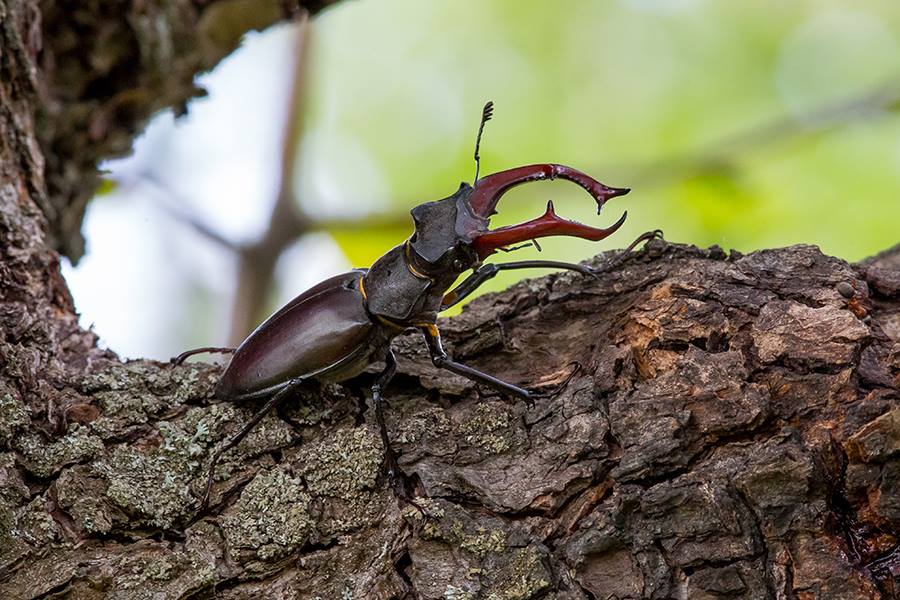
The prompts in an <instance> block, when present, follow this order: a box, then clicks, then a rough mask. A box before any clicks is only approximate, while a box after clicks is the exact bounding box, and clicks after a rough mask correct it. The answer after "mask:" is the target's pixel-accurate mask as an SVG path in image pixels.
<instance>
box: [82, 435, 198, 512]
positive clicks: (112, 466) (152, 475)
mask: <svg viewBox="0 0 900 600" xmlns="http://www.w3.org/2000/svg"><path fill="white" fill-rule="evenodd" d="M196 464H197V462H196V461H190V460H186V459H185V457H183V456H179V455H177V454H172V453H165V452H159V451H154V452H152V453H150V454H144V453H141V452H138V451H136V450H134V449H131V448H123V447H119V448H116V450H115V451H114V452H113V453H112V455H111V456H110V457H108V458H105V459H103V460H101V461H98V462H97V463H96V464H95V465H94V471H95V472H96V473H97V474H98V475H100V476H102V477H104V478H105V479H106V480H107V482H108V488H107V490H106V495H107V497H109V499H110V500H112V501H113V502H115V503H116V504H117V505H118V506H120V507H122V508H123V509H124V510H125V511H126V512H128V513H130V514H132V515H136V516H137V517H143V518H144V519H145V520H146V522H147V523H148V524H150V525H152V526H154V527H161V528H164V529H167V528H170V527H172V526H173V525H174V524H175V523H176V522H177V521H178V520H179V518H181V517H183V516H185V515H186V514H187V512H188V508H189V507H190V506H191V505H192V503H193V497H192V496H191V494H190V491H189V488H188V483H189V480H190V475H191V473H192V471H193V466H196Z"/></svg>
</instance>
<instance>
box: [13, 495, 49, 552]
mask: <svg viewBox="0 0 900 600" xmlns="http://www.w3.org/2000/svg"><path fill="white" fill-rule="evenodd" d="M58 534H59V530H58V527H57V525H56V521H54V520H53V517H52V516H50V513H48V512H47V510H46V509H45V508H44V499H43V498H42V497H40V496H38V497H37V498H35V499H34V500H32V501H31V502H29V503H28V504H26V505H25V506H23V507H22V508H20V509H19V510H18V511H17V513H16V517H15V525H14V527H13V531H12V535H14V536H16V537H19V538H22V539H24V540H25V541H26V542H27V543H28V544H29V545H31V546H43V545H45V544H49V543H51V542H55V541H57V540H58V539H59V535H58Z"/></svg>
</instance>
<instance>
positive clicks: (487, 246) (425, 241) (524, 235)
mask: <svg viewBox="0 0 900 600" xmlns="http://www.w3.org/2000/svg"><path fill="white" fill-rule="evenodd" d="M557 178H559V179H567V180H569V181H573V182H575V183H577V184H578V185H580V186H581V187H582V188H584V189H585V190H586V191H587V192H588V193H589V194H590V195H591V196H592V197H593V198H594V201H595V202H596V203H597V212H598V213H599V212H600V209H601V208H603V205H604V204H605V203H606V201H607V200H609V199H610V198H614V197H616V196H623V195H625V194H627V193H628V192H629V190H628V189H627V188H613V187H609V186H606V185H604V184H602V183H600V182H599V181H597V180H595V179H593V178H592V177H590V176H588V175H586V174H584V173H582V172H580V171H577V170H575V169H573V168H571V167H566V166H563V165H554V164H540V165H529V166H526V167H518V168H516V169H510V170H508V171H501V172H499V173H494V174H493V175H488V176H487V177H484V178H482V179H479V180H478V181H476V183H475V186H474V187H473V186H471V185H469V184H468V183H463V184H462V185H460V187H459V189H458V190H457V191H456V193H455V194H453V195H452V196H450V197H449V198H444V199H443V200H438V201H436V202H426V203H425V204H420V205H419V206H417V207H415V208H413V209H412V211H411V213H412V217H413V221H414V222H415V226H416V231H415V233H414V234H413V236H412V237H411V238H410V245H411V246H412V249H413V250H414V251H415V254H416V256H415V259H416V262H417V266H418V267H419V268H420V269H421V270H423V271H424V272H426V273H427V274H428V275H430V276H436V275H440V274H443V273H448V272H450V271H452V272H454V273H462V272H463V271H466V270H468V269H470V268H472V267H473V266H475V265H477V264H478V263H479V262H481V261H482V260H484V259H485V258H486V257H488V256H489V255H491V254H493V253H494V252H496V251H497V250H502V249H507V248H509V247H510V246H513V245H515V244H519V243H522V242H528V241H531V240H534V239H536V238H539V237H547V236H552V235H564V236H571V237H579V238H583V239H587V240H593V241H598V240H602V239H604V238H606V237H607V236H609V235H611V234H612V233H614V232H615V231H616V230H617V229H618V228H619V227H621V226H622V223H624V222H625V216H626V215H625V214H623V215H622V217H621V218H620V219H619V220H618V221H616V222H615V223H614V224H613V225H611V226H610V227H607V228H605V229H599V228H596V227H589V226H587V225H583V224H581V223H577V222H575V221H569V220H567V219H562V218H560V217H559V216H557V215H556V213H555V212H554V210H553V203H552V202H548V203H547V210H546V212H545V213H544V214H543V215H542V216H540V217H538V218H537V219H532V220H531V221H527V222H525V223H519V224H518V225H509V226H507V227H500V228H499V229H494V230H490V229H488V225H489V224H490V218H491V215H493V214H495V213H496V208H497V203H498V202H499V201H500V198H501V197H502V196H503V194H504V193H505V192H506V191H507V190H509V189H510V188H512V187H514V186H516V185H519V184H522V183H526V182H529V181H538V180H542V179H557ZM626 214H627V213H626Z"/></svg>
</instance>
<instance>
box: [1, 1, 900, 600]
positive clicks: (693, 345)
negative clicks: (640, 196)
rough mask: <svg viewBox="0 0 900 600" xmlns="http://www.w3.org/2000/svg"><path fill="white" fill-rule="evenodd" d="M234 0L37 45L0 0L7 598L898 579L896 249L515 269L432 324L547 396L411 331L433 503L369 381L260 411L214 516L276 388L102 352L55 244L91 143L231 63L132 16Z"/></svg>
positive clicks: (97, 145)
mask: <svg viewBox="0 0 900 600" xmlns="http://www.w3.org/2000/svg"><path fill="white" fill-rule="evenodd" d="M240 4H241V3H240V2H234V1H233V0H232V1H231V2H212V3H199V2H198V3H195V4H192V3H182V4H179V5H178V10H177V11H175V9H171V8H170V9H168V10H169V12H166V11H163V9H162V8H154V7H155V6H156V5H155V4H152V3H151V4H146V3H144V4H134V3H130V4H127V5H123V7H124V8H121V10H123V11H131V12H129V13H128V14H127V15H107V17H108V19H109V20H108V21H102V22H101V21H96V22H94V21H92V20H91V18H90V15H91V14H96V13H99V10H100V9H99V5H98V6H97V8H96V9H95V10H94V11H93V13H92V12H91V8H90V7H92V6H93V5H89V7H88V8H85V9H84V10H85V12H84V13H78V14H77V15H73V13H71V12H70V11H63V10H62V9H58V8H55V7H54V6H52V5H51V6H45V7H44V14H45V16H47V17H48V18H47V20H46V22H45V23H44V26H43V32H44V33H43V39H44V45H45V46H46V47H45V49H44V51H43V52H41V51H40V48H41V40H42V29H41V26H40V14H41V13H40V11H39V9H38V7H37V5H36V4H35V3H34V2H33V1H31V0H0V74H2V76H0V240H2V244H0V333H2V336H0V597H2V598H10V599H18V598H78V599H82V598H87V599H90V598H117V599H139V598H154V599H155V598H219V599H237V598H356V599H362V598H385V599H386V598H456V599H461V598H502V599H528V598H558V599H576V598H578V599H607V598H747V599H758V598H769V599H776V598H798V599H804V600H805V599H812V598H834V599H842V600H848V599H863V598H865V599H869V598H898V597H900V591H898V590H900V587H898V584H900V580H898V578H900V550H898V524H900V493H898V492H900V489H898V488H900V407H898V402H897V401H898V387H900V247H898V248H894V249H893V250H892V251H889V252H887V253H885V254H884V255H882V256H880V257H875V258H873V259H870V260H869V261H866V262H864V263H862V264H859V265H855V266H851V265H848V264H846V263H845V262H843V261H841V260H839V259H835V258H831V257H827V256H824V255H822V254H821V253H820V252H819V251H818V250H817V249H816V248H814V247H810V246H795V247H791V248H786V249H779V250H768V251H762V252H757V253H754V254H751V255H748V256H740V255H738V254H736V253H732V254H731V255H726V254H725V253H724V252H722V251H721V250H719V249H717V248H712V249H709V250H699V249H696V248H692V247H687V246H675V245H666V244H664V243H654V244H651V246H650V247H649V248H648V249H647V250H645V251H643V252H642V253H640V254H639V255H636V256H635V257H634V258H632V259H630V260H629V261H628V262H626V263H625V264H624V265H623V266H622V267H621V268H618V269H617V270H615V271H614V272H611V273H607V274H605V275H603V276H602V277H601V278H600V279H599V280H596V281H595V280H588V279H584V278H582V277H580V276H577V275H573V274H569V273H567V274H558V275H551V276H548V277H544V278H541V279H536V280H531V281H527V282H523V283H521V284H518V285H516V286H514V287H513V288H511V289H510V290H507V291H506V292H504V293H502V294H499V295H493V296H488V297H484V298H481V299H479V300H476V301H475V302H473V303H472V304H471V305H470V306H469V308H468V309H467V310H465V311H464V312H463V314H462V315H461V316H459V317H456V318H454V319H451V320H446V321H444V322H442V323H441V327H442V331H443V332H444V335H445V337H446V340H447V342H448V345H449V347H450V348H451V349H452V353H453V354H454V355H455V357H456V358H458V359H460V360H462V361H465V362H466V363H467V364H470V365H472V366H475V367H478V368H480V369H482V370H484V371H486V372H488V373H491V374H493V375H497V376H499V377H502V378H504V379H505V380H507V381H510V382H512V383H516V384H522V385H527V386H529V387H531V388H535V389H538V390H540V391H542V392H543V394H542V397H541V398H540V399H539V400H538V401H537V402H536V404H535V406H533V407H526V406H524V405H522V404H520V403H516V402H512V401H509V400H507V399H505V398H502V397H498V396H496V395H492V394H491V393H489V392H488V391H487V390H482V389H478V388H476V387H475V386H473V385H472V384H471V383H469V382H468V381H467V380H465V379H460V378H457V377H455V376H451V375H448V374H446V373H445V372H439V371H437V370H436V369H434V368H433V367H432V366H431V364H430V362H429V361H428V358H427V354H426V352H425V349H424V345H423V343H422V342H421V340H420V339H418V338H417V337H415V336H409V337H403V338H400V339H399V340H398V343H397V344H396V346H397V349H398V354H399V361H400V369H399V374H398V376H397V377H396V378H395V380H394V382H393V383H392V385H391V386H390V387H389V388H388V390H387V397H388V399H389V401H390V409H389V413H388V420H389V428H390V431H391V437H392V439H393V440H394V444H395V447H396V448H397V450H398V451H399V452H400V453H401V463H402V466H403V469H404V471H405V473H406V475H407V476H408V478H409V480H410V481H411V483H412V485H414V487H416V489H417V491H418V494H419V498H418V499H417V500H416V504H417V505H418V506H417V507H414V506H408V505H407V506H404V505H402V503H400V502H398V501H397V500H396V499H395V498H394V496H393V495H392V494H391V492H390V490H389V488H388V487H387V485H386V483H385V481H384V477H383V473H382V469H381V465H380V463H381V458H382V448H381V445H380V442H379V438H378V436H377V434H376V431H375V430H374V428H373V426H372V424H371V423H369V416H370V413H371V410H370V409H369V408H368V406H367V400H366V399H367V398H368V397H369V392H368V386H369V385H370V384H371V382H372V380H373V375H372V374H364V375H362V376H360V377H358V378H357V379H354V380H352V381H350V382H347V383H345V384H341V385H327V386H319V385H311V386H309V387H308V388H306V389H304V390H303V391H302V392H301V393H300V394H299V395H298V396H299V397H298V398H297V400H296V401H295V402H294V403H293V404H292V406H290V407H289V408H288V409H286V410H285V411H284V413H283V414H280V415H271V416H270V417H268V418H267V419H266V420H265V421H264V422H263V423H262V425H261V426H260V428H259V429H258V430H256V431H255V432H254V433H253V434H251V435H250V436H249V437H248V438H247V439H246V440H245V441H244V442H243V443H242V444H240V445H239V446H238V447H237V448H236V449H235V450H234V451H232V452H230V453H229V454H226V460H224V461H223V462H222V464H221V465H220V468H219V469H218V471H217V481H216V484H215V486H214V490H213V497H212V508H211V509H210V510H208V511H206V512H202V513H200V514H198V513H197V509H198V499H197V498H198V496H199V494H200V493H201V491H202V488H203V484H204V480H205V465H206V464H207V461H208V458H209V455H210V452H211V451H212V450H213V449H214V448H215V447H216V444H218V443H219V442H220V441H221V440H223V439H224V438H225V437H226V436H228V435H229V434H230V433H232V432H234V431H235V430H236V429H237V428H239V427H240V426H241V424H242V423H244V422H246V421H247V420H248V419H249V418H250V416H251V415H252V413H253V409H254V408H256V407H257V406H258V405H255V404H254V405H249V404H248V405H231V404H223V403H218V402H216V401H214V400H212V398H211V389H212V386H213V385H214V383H215V381H216V378H217V376H218V374H219V369H218V368H217V367H213V366H209V365H203V364H193V365H186V366H182V367H177V368H173V367H170V366H168V365H165V364H160V363H156V362H151V361H133V362H129V363H123V362H121V361H120V360H118V359H117V357H116V356H115V355H113V354H112V353H110V352H106V351H103V350H99V349H97V348H96V339H95V336H94V335H93V334H91V333H90V332H86V331H84V330H82V329H80V328H78V326H77V322H76V316H75V314H74V309H73V307H72V303H71V299H70V297H69V294H68V291H67V288H66V286H65V283H64V282H63V281H62V279H61V277H60V275H59V259H58V255H57V253H56V252H55V251H54V250H53V249H52V246H51V244H55V245H57V246H59V247H63V248H66V247H68V248H70V249H71V248H74V249H75V250H77V247H78V243H77V236H76V235H75V234H73V233H72V231H76V232H77V227H75V228H74V229H73V228H72V223H73V222H74V223H78V222H79V221H80V216H79V215H80V212H79V211H80V207H81V206H83V198H84V197H86V196H83V195H84V194H88V195H89V193H90V191H92V187H91V186H92V185H93V183H85V181H86V179H84V178H88V179H89V178H90V176H91V174H92V173H94V166H93V161H94V160H95V159H96V157H98V156H101V155H106V154H108V153H109V152H110V151H112V150H115V151H120V150H122V149H124V148H125V147H126V146H127V145H128V143H129V142H130V139H131V136H132V135H134V134H135V132H136V131H137V130H138V126H139V124H140V123H141V122H142V121H143V119H145V118H146V117H147V116H148V115H149V114H150V113H151V112H152V110H155V109H158V108H159V107H160V106H159V103H160V102H164V103H166V104H172V103H173V102H175V101H176V100H175V99H178V98H180V100H178V102H184V101H185V99H186V98H187V97H188V96H189V95H190V94H187V95H185V93H186V90H188V89H189V86H188V87H185V83H184V82H189V81H190V77H189V75H192V74H193V73H194V72H195V71H196V70H198V69H200V68H205V67H208V66H210V65H211V63H212V62H214V60H216V59H217V55H216V53H213V54H211V55H210V56H213V57H214V58H207V59H206V60H199V59H198V60H192V59H191V57H192V56H194V55H193V54H192V52H193V51H192V50H191V49H192V48H196V46H195V45H192V44H189V43H186V42H182V43H180V44H179V43H175V44H173V45H166V46H165V48H167V49H168V50H167V51H168V52H174V53H175V58H181V59H184V60H175V61H174V62H173V61H172V60H171V59H172V56H168V59H170V60H169V62H168V63H167V65H168V66H170V67H171V70H172V72H173V73H178V76H177V77H176V78H175V79H174V80H172V81H170V80H169V79H166V78H162V79H154V78H153V77H150V75H152V73H154V72H159V73H163V71H161V70H160V69H159V64H160V63H159V62H158V61H159V59H160V57H161V55H159V56H157V55H155V54H153V52H150V51H149V50H148V48H150V49H151V50H152V49H153V48H155V47H156V46H155V45H154V44H152V43H150V40H149V39H148V38H147V37H146V36H147V35H149V33H148V32H155V34H160V32H166V31H168V32H172V31H176V30H175V29H172V28H168V29H167V28H166V27H147V28H146V31H144V30H143V29H141V28H140V27H139V25H140V24H141V23H143V22H144V20H143V18H150V17H151V16H152V17H153V18H156V19H157V21H155V23H157V24H159V22H160V21H159V20H160V19H162V20H163V21H164V20H165V19H171V20H173V21H177V22H178V23H180V24H181V26H182V27H183V28H184V29H185V31H192V30H195V29H197V28H198V27H200V25H199V24H200V23H202V22H203V15H207V16H209V11H211V10H213V9H214V8H215V7H219V8H218V9H217V10H225V8H227V7H226V5H229V6H232V7H233V6H239V5H240ZM103 6H104V7H106V8H105V10H117V9H114V8H113V5H111V4H104V5H103ZM115 6H119V5H118V4H116V5H115ZM166 6H169V5H166ZM134 11H142V12H141V13H140V14H138V13H135V12H134ZM170 13H172V14H170ZM119 17H123V18H119ZM124 17H127V18H124ZM209 18H210V19H212V17H209ZM75 24H77V25H78V27H77V28H76V26H75ZM91 24H94V26H95V27H94V28H91V27H90V25H91ZM192 28H193V29H192ZM48 32H52V34H53V35H50V34H49V33H48ZM98 32H102V33H103V35H99V33H98ZM135 32H138V33H135ZM173 35H174V34H173ZM176 38H177V39H182V38H181V37H178V36H176V37H175V38H173V39H176ZM103 40H105V41H106V43H107V44H108V45H109V46H110V47H111V48H113V49H114V50H115V51H113V50H109V52H110V53H109V54H103V53H101V54H96V52H98V50H97V48H99V47H101V46H103V44H102V43H101V42H102V41H103ZM157 41H159V40H157ZM170 41H172V40H170ZM114 42H116V43H114ZM82 45H90V46H91V47H90V48H88V49H86V48H85V47H82ZM226 46H227V44H226ZM103 47H105V46H103ZM92 52H94V54H91V53H92ZM147 52H150V54H147ZM219 55H221V53H219ZM101 56H105V57H107V58H110V57H112V58H110V60H108V61H107V62H104V61H101V60H89V58H91V57H93V58H94V59H96V58H98V57H101ZM154 57H156V59H154ZM162 58H166V57H162ZM194 58H196V57H194ZM72 60H75V63H76V64H74V65H73V64H72V63H71V61H72ZM67 61H68V62H67ZM78 61H82V62H78ZM118 61H122V62H118ZM38 65H40V68H38ZM98 65H99V66H98ZM110 65H114V66H110ZM115 65H117V66H115ZM154 65H156V66H154ZM171 65H177V68H176V67H175V66H171ZM101 66H102V67H103V69H104V70H105V72H106V73H107V75H108V76H107V77H106V78H105V79H104V78H102V77H100V78H99V79H98V77H99V76H98V72H97V70H98V69H100V67H101ZM154 69H156V71H154ZM124 73H128V76H127V77H126V76H125V75H123V74H124ZM112 74H116V75H115V76H114V75H112ZM145 77H147V78H146V79H145ZM160 77H162V76H161V75H160ZM167 81H170V84H171V87H169V88H167V89H168V90H169V91H170V92H171V94H162V95H160V94H157V95H153V97H152V99H151V98H149V97H148V95H147V94H146V93H145V94H143V95H142V94H141V93H139V91H135V90H141V89H155V87H154V86H156V85H161V84H162V83H165V82H167ZM178 81H181V82H182V83H181V84H178ZM98 82H100V83H98ZM145 86H147V87H145ZM129 90H130V91H131V92H132V94H131V95H129V94H128V92H129ZM85 98H93V100H91V101H90V102H94V103H95V104H92V105H91V106H93V108H91V109H90V110H85V105H84V102H88V101H87V100H85ZM160 98H162V100H160ZM128 99H130V100H128ZM90 102H88V103H89V104H90ZM128 102H132V104H130V105H128V109H129V110H128V111H126V114H125V115H124V116H123V115H122V114H119V113H115V114H117V115H118V117H117V118H116V119H114V120H110V121H109V123H115V126H114V127H113V126H112V125H110V126H108V127H107V128H106V129H103V128H102V127H101V125H102V123H101V124H100V125H97V127H98V128H99V129H97V128H93V129H92V128H88V129H87V130H83V129H82V126H83V125H84V122H82V121H78V119H79V118H81V119H88V120H89V121H91V123H93V121H92V119H100V118H101V117H102V115H103V114H107V115H109V114H113V113H109V112H104V111H109V110H113V109H116V110H118V108H122V107H123V106H124V105H125V104H128ZM117 107H118V108H117ZM97 115H100V116H97ZM101 120H102V119H101ZM123 123H124V125H123ZM54 132H56V133H54ZM62 132H66V134H65V135H62ZM114 132H117V133H115V136H114V137H115V140H113V139H112V138H110V137H109V136H110V135H113V133H114ZM116 136H118V137H116ZM65 140H68V142H66V144H68V145H66V144H64V143H63V142H64V141H65ZM113 142H114V143H113ZM85 148H87V149H89V153H88V154H85V153H84V152H85ZM45 164H46V165H47V170H46V175H45ZM76 181H77V182H78V183H77V185H76V184H74V183H73V184H71V185H72V186H74V187H70V188H66V183H65V182H76ZM48 182H50V183H48ZM48 188H49V190H50V192H49V193H48V191H47V190H48ZM76 188H77V189H76ZM76 254H77V252H76ZM606 259H607V257H600V258H598V259H596V262H597V264H598V265H602V264H603V261H604V260H606Z"/></svg>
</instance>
